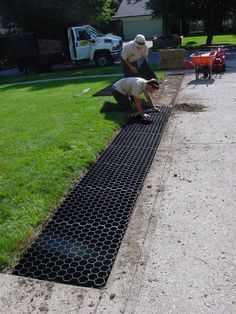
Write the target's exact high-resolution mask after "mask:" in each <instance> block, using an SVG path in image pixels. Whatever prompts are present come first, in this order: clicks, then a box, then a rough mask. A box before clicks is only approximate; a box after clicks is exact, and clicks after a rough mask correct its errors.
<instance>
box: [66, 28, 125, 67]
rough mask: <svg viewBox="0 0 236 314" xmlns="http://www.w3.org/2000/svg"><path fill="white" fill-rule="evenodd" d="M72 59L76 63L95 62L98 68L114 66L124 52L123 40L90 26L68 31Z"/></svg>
mask: <svg viewBox="0 0 236 314" xmlns="http://www.w3.org/2000/svg"><path fill="white" fill-rule="evenodd" d="M68 42H69V48H70V57H71V60H72V61H74V62H80V61H82V62H86V61H89V62H90V61H95V63H96V65H98V66H107V65H112V64H113V62H114V61H116V60H118V59H119V57H120V54H121V51H122V38H121V37H119V36H114V35H105V34H102V33H100V32H99V31H97V30H96V29H95V28H93V27H92V26H90V25H83V26H78V27H70V28H69V29H68Z"/></svg>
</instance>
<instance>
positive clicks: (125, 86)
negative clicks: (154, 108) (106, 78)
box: [113, 77, 149, 97]
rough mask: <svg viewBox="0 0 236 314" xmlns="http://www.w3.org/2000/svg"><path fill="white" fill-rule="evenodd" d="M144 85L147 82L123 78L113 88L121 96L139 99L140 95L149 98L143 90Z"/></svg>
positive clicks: (136, 78) (139, 79) (138, 78)
mask: <svg viewBox="0 0 236 314" xmlns="http://www.w3.org/2000/svg"><path fill="white" fill-rule="evenodd" d="M146 85H147V81H146V80H145V79H143V78H140V77H125V78H123V79H121V80H119V81H117V82H116V83H115V84H113V87H114V88H115V89H116V90H117V91H118V92H120V93H121V94H124V95H129V96H135V97H139V96H140V94H142V93H144V94H145V95H146V96H149V93H148V92H146V90H145V87H146Z"/></svg>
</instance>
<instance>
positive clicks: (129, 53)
mask: <svg viewBox="0 0 236 314" xmlns="http://www.w3.org/2000/svg"><path fill="white" fill-rule="evenodd" d="M147 55H148V48H147V46H146V45H144V46H141V48H140V49H139V48H137V47H136V45H135V41H134V40H132V41H130V42H129V43H128V44H127V45H126V46H124V48H123V51H122V52H121V57H122V59H124V60H128V61H129V62H134V61H137V60H138V59H140V58H142V57H145V56H147Z"/></svg>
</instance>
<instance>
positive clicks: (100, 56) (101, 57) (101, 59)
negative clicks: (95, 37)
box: [94, 51, 113, 67]
mask: <svg viewBox="0 0 236 314" xmlns="http://www.w3.org/2000/svg"><path fill="white" fill-rule="evenodd" d="M94 59H95V63H96V65H97V66H99V67H106V66H109V65H112V64H113V60H112V58H111V55H110V53H109V52H106V51H104V52H98V53H96V55H95V58H94Z"/></svg>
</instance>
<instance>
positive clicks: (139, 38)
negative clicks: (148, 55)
mask: <svg viewBox="0 0 236 314" xmlns="http://www.w3.org/2000/svg"><path fill="white" fill-rule="evenodd" d="M134 40H135V42H136V43H137V44H138V45H140V46H144V45H145V44H146V40H145V37H144V36H143V35H141V34H138V35H137V36H136V37H135V39H134Z"/></svg>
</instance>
